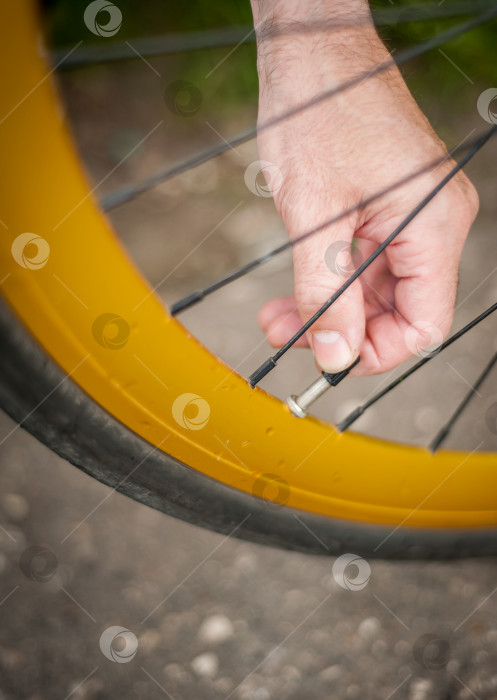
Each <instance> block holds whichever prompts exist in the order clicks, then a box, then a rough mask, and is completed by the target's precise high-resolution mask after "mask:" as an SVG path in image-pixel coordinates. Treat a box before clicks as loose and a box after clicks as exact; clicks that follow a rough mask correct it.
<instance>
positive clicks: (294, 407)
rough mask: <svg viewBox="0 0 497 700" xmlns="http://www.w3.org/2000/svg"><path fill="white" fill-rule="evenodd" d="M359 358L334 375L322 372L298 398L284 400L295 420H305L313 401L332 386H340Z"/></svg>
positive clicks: (291, 397) (293, 396)
mask: <svg viewBox="0 0 497 700" xmlns="http://www.w3.org/2000/svg"><path fill="white" fill-rule="evenodd" d="M359 360H360V358H359V357H358V358H357V359H356V361H355V362H354V363H353V364H351V365H350V367H348V368H347V369H344V370H342V371H341V372H337V373H336V374H329V373H328V372H322V373H321V376H320V377H318V379H316V381H315V382H313V383H312V384H311V385H310V386H308V387H307V389H305V390H304V391H303V392H302V393H301V394H299V396H295V395H292V396H289V397H288V398H287V400H286V403H287V406H288V408H289V409H290V411H291V412H292V413H293V415H294V416H296V417H297V418H305V417H306V416H307V409H308V408H309V406H310V405H311V404H313V403H314V401H317V400H318V399H319V397H320V396H322V395H323V394H324V393H325V392H326V391H328V389H329V388H330V387H332V386H337V384H340V382H341V381H342V379H345V377H346V376H347V375H348V373H349V372H350V370H351V369H352V368H353V367H355V366H356V364H357V363H358V362H359Z"/></svg>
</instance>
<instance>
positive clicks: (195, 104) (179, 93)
mask: <svg viewBox="0 0 497 700" xmlns="http://www.w3.org/2000/svg"><path fill="white" fill-rule="evenodd" d="M202 99H203V98H202V93H201V92H200V90H199V89H198V87H197V86H196V85H194V84H193V83H189V82H188V81H187V80H175V81H174V83H170V84H169V85H168V86H167V87H166V89H165V90H164V102H165V103H166V106H167V108H168V109H169V110H170V111H171V112H172V113H173V114H177V115H178V116H180V117H193V116H194V115H195V114H197V112H198V111H199V109H200V107H201V106H202Z"/></svg>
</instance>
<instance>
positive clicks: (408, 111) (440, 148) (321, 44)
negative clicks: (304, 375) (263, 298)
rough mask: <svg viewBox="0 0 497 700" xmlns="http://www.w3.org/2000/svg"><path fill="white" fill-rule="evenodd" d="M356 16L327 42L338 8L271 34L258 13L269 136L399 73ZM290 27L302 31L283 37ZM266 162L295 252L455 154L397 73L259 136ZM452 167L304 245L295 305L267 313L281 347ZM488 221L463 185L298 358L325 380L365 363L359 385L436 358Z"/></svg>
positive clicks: (402, 241)
mask: <svg viewBox="0 0 497 700" xmlns="http://www.w3.org/2000/svg"><path fill="white" fill-rule="evenodd" d="M254 2H257V0H254ZM354 3H355V5H357V7H356V8H355V9H356V10H357V9H359V8H360V7H362V10H363V12H362V18H363V22H362V24H360V25H359V26H355V27H354V26H352V25H351V26H348V27H344V28H342V29H339V30H338V31H329V27H328V30H324V31H320V30H319V29H317V28H316V27H317V25H318V24H319V21H320V13H319V12H316V14H315V16H313V15H312V11H313V8H314V10H315V9H316V8H319V10H320V11H322V10H323V6H324V5H326V6H327V10H329V9H330V7H331V6H334V5H336V2H333V1H332V0H329V1H328V0H325V1H324V2H319V1H317V0H314V2H309V4H308V5H307V4H304V13H305V20H304V21H301V20H302V17H303V16H304V15H302V13H301V12H300V10H299V9H298V6H299V5H300V2H299V0H293V2H292V3H288V5H285V6H281V7H285V8H286V9H285V10H284V12H285V13H286V14H284V15H283V16H281V17H279V18H278V17H275V14H274V12H275V8H274V7H272V8H271V12H272V14H271V16H270V21H268V19H269V17H268V16H267V15H266V16H265V15H264V12H263V8H261V7H260V6H258V7H257V11H254V19H255V22H256V29H257V31H258V70H259V82H260V94H259V123H262V124H264V123H265V122H268V121H270V120H271V119H274V118H275V117H276V116H278V115H280V114H282V113H284V112H286V111H287V110H290V109H293V108H295V107H297V106H298V105H302V104H305V103H306V102H308V101H309V100H310V99H312V98H313V97H315V96H316V95H318V94H319V93H321V92H324V91H326V90H329V89H330V88H332V87H333V86H335V85H339V84H341V83H343V82H345V81H347V80H350V79H351V78H353V77H355V76H357V75H361V74H366V73H368V72H369V71H371V70H373V69H374V67H375V66H377V65H378V64H380V63H383V62H384V61H387V60H389V59H390V55H389V53H388V52H387V50H386V48H385V47H384V46H383V44H382V43H381V41H380V39H379V37H378V36H377V34H376V31H375V30H374V27H373V26H372V25H371V24H368V23H367V17H368V12H369V10H368V9H367V4H366V3H364V0H353V1H352V2H351V3H350V9H351V10H352V9H353V8H352V5H354ZM289 5H292V8H291V12H292V13H293V14H291V15H289V14H288V12H290V9H289ZM365 8H366V10H365ZM299 13H300V14H299ZM359 14H360V13H358V14H356V15H352V16H355V17H356V18H357V17H359ZM364 20H365V21H366V23H365V22H364ZM309 24H311V25H312V28H311V29H309V28H308V26H309ZM304 25H307V26H304ZM299 26H301V28H302V29H303V30H304V31H299ZM282 27H283V28H285V27H291V31H290V32H288V33H287V32H285V31H282V32H281V31H280V29H281V28H282ZM275 30H276V31H275ZM258 149H259V157H260V159H261V161H269V162H270V163H272V164H274V165H275V166H277V168H279V170H280V174H281V177H278V178H277V181H278V185H279V186H278V187H277V189H275V191H274V192H273V196H274V201H275V205H276V208H277V210H278V212H279V214H280V216H281V217H282V219H283V222H284V224H285V226H286V229H287V231H288V234H289V236H290V238H291V239H294V238H297V237H298V236H300V235H302V234H303V233H305V232H306V231H309V230H311V229H314V228H315V227H316V226H318V225H320V224H321V223H323V222H326V221H328V220H330V219H332V218H333V217H334V216H337V215H339V214H340V213H341V212H343V211H346V210H349V209H352V208H353V207H354V206H355V205H357V204H358V203H360V202H364V201H366V200H368V199H369V198H370V197H371V196H372V195H375V194H376V193H378V192H380V191H382V190H384V189H386V188H388V187H389V186H392V185H394V184H395V183H397V182H398V181H399V180H402V179H405V178H406V177H407V176H409V175H410V174H412V173H414V172H416V171H418V170H421V169H422V168H423V167H426V166H427V165H428V164H430V163H432V162H436V161H438V160H440V159H442V158H443V157H444V155H445V154H446V150H445V147H444V145H443V143H442V142H441V141H440V140H439V139H438V137H437V136H436V134H435V133H434V131H433V130H432V128H431V126H430V124H429V123H428V121H427V119H426V117H425V116H424V115H423V113H422V112H421V110H420V109H419V107H418V106H417V104H416V102H415V101H414V99H413V97H412V96H411V94H410V92H409V90H408V88H407V86H406V85H405V83H404V81H403V79H402V76H401V75H400V72H399V71H398V69H397V68H396V67H393V68H391V69H389V70H388V71H387V72H384V73H383V74H381V75H377V76H373V77H370V78H368V79H366V80H364V81H363V82H361V83H360V84H359V85H358V86H357V87H354V88H353V89H349V90H347V91H346V92H343V93H341V94H340V95H338V96H336V97H333V98H331V99H328V100H324V101H322V102H320V103H319V104H316V105H314V106H313V107H312V108H309V109H306V110H304V111H303V112H301V113H300V114H298V115H296V116H293V117H292V118H289V119H286V120H285V121H283V122H281V123H279V124H277V125H275V126H272V127H270V128H268V129H264V130H262V131H261V132H260V133H259V136H258ZM453 165H454V163H453V162H451V161H450V160H447V161H446V162H445V163H444V164H443V165H441V166H440V167H438V168H436V169H433V170H431V171H430V172H427V173H426V174H424V175H423V176H420V177H419V178H416V179H415V180H413V181H411V182H409V183H408V184H405V185H402V186H401V187H399V188H398V189H395V190H394V191H393V192H391V193H390V194H388V195H385V196H382V197H381V198H379V199H377V200H376V201H374V202H372V203H370V204H367V205H366V206H364V207H362V208H361V209H360V210H359V211H357V212H355V213H353V214H351V215H349V216H347V217H346V218H343V219H342V220H340V221H339V222H337V223H335V224H334V225H332V226H329V227H327V228H324V229H323V230H322V231H320V232H318V233H316V234H314V235H313V236H312V237H310V238H309V239H307V240H305V241H303V242H301V243H298V244H297V245H296V246H295V247H294V249H293V254H294V291H295V294H294V296H289V297H284V298H279V299H273V300H272V301H270V302H268V303H267V304H266V305H265V306H264V307H263V308H262V309H261V311H260V313H259V323H260V325H261V327H262V328H263V330H264V331H265V332H266V335H267V338H268V340H269V342H270V343H271V345H273V346H274V347H281V346H282V345H283V344H284V343H285V342H287V341H288V340H289V339H290V338H291V337H292V336H293V335H294V334H295V333H296V331H297V330H298V329H299V328H300V327H301V325H302V323H303V322H305V321H307V320H308V319H309V318H310V317H311V316H312V315H313V314H314V313H315V312H316V311H317V310H318V309H319V308H320V307H321V306H322V305H323V303H325V302H326V301H327V300H328V299H329V298H330V297H331V296H332V294H333V293H334V292H335V291H336V290H337V289H339V288H340V287H341V285H342V284H343V282H344V281H345V279H346V278H347V277H349V276H350V274H351V273H352V272H353V269H354V266H353V265H351V261H350V259H349V260H348V264H347V261H345V263H346V264H345V269H344V259H343V256H344V252H343V249H344V248H347V247H348V246H350V244H351V243H352V240H353V239H354V250H355V253H354V255H353V256H352V260H353V261H354V262H355V263H356V266H357V264H359V263H360V262H361V261H363V260H365V259H366V257H368V256H369V255H370V254H371V253H372V252H373V251H374V250H375V249H376V248H377V247H378V245H379V244H381V243H382V242H383V241H384V240H385V239H386V238H387V237H388V235H389V234H390V233H392V231H393V230H394V229H395V228H396V227H397V226H398V225H399V224H400V223H401V222H402V221H403V219H404V218H405V217H406V216H407V215H408V214H409V212H410V211H411V210H412V209H413V208H414V207H415V206H416V205H417V204H419V202H420V201H421V200H422V199H423V198H424V197H425V196H426V195H427V194H428V193H429V192H430V190H431V189H433V187H435V186H436V185H437V184H438V183H439V182H440V180H442V178H443V177H444V176H445V175H446V174H447V172H448V171H449V170H450V169H451V168H452V167H453ZM268 186H269V188H271V182H269V183H268ZM477 211H478V195H477V193H476V191H475V189H474V187H473V186H472V185H471V183H470V182H469V180H468V179H467V177H466V176H465V175H464V174H463V173H459V174H458V175H457V176H456V177H455V178H454V179H453V180H452V181H451V182H450V183H449V184H448V185H446V187H445V188H444V189H443V190H442V191H441V192H440V193H439V194H438V195H437V196H436V197H435V199H434V200H433V201H432V202H431V203H430V204H429V205H428V206H427V207H426V208H425V209H424V210H423V211H422V212H421V213H420V214H419V215H418V216H417V217H416V218H415V219H414V221H413V222H412V223H411V224H409V226H408V227H407V228H406V229H405V230H404V231H403V232H402V233H401V234H400V235H399V236H398V238H397V239H396V240H395V241H394V242H393V243H392V244H390V246H389V247H388V248H387V249H386V250H385V251H384V252H383V253H382V254H381V255H380V256H379V257H378V258H377V259H376V260H375V262H373V263H372V264H371V265H370V266H369V268H368V269H367V270H366V271H365V272H364V273H363V274H362V275H361V277H360V278H359V279H358V280H357V281H355V282H354V283H353V284H352V285H351V287H350V288H349V289H348V290H347V291H346V292H345V293H344V294H343V295H342V296H341V297H340V299H339V300H338V301H337V302H336V303H335V304H333V305H332V306H331V307H330V308H329V309H328V310H327V311H326V312H325V313H324V314H323V315H322V316H321V317H320V319H319V320H318V321H317V322H316V323H315V324H314V325H313V326H312V327H311V329H310V330H309V331H308V333H307V334H306V335H305V336H303V337H302V338H301V339H300V340H299V341H298V342H297V343H296V347H304V346H311V347H312V349H313V351H314V355H315V359H316V362H317V364H318V365H319V367H320V368H321V369H323V370H325V371H327V372H338V371H340V370H342V369H344V368H346V367H348V366H349V365H350V364H351V363H352V362H353V360H354V359H355V358H356V357H357V356H358V355H359V354H360V357H361V362H360V364H359V365H357V367H356V368H355V369H354V370H353V374H354V375H356V376H360V375H368V374H376V373H379V372H385V371H387V370H389V369H392V368H393V367H395V366H397V365H398V364H400V363H401V362H403V361H404V360H406V359H407V358H408V357H409V356H411V355H412V354H414V353H415V352H416V351H418V350H421V349H422V348H424V347H426V346H431V345H433V344H439V343H440V342H441V341H442V339H443V338H444V337H445V336H446V335H447V333H448V331H449V329H450V326H451V323H452V317H453V309H454V303H455V297H456V289H457V279H458V266H459V260H460V257H461V253H462V248H463V245H464V242H465V239H466V237H467V234H468V232H469V229H470V226H471V224H472V222H473V220H474V218H475V217H476V214H477ZM340 251H342V253H341V254H340ZM340 255H341V256H342V257H341V258H340ZM345 255H346V253H345Z"/></svg>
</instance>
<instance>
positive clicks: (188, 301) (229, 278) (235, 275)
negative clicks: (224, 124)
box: [169, 136, 481, 316]
mask: <svg viewBox="0 0 497 700" xmlns="http://www.w3.org/2000/svg"><path fill="white" fill-rule="evenodd" d="M480 139H481V136H479V137H478V138H475V139H473V140H471V141H469V142H468V143H465V144H462V145H460V146H457V147H456V148H454V149H453V150H452V151H450V153H448V154H446V155H444V156H443V157H442V158H439V159H437V160H436V161H432V162H431V163H429V164H428V165H426V166H424V167H423V168H421V169H420V170H416V172H414V173H411V174H409V175H407V176H406V177H405V178H402V179H401V180H397V181H396V182H395V183H393V184H392V185H390V186H389V187H386V188H385V189H383V190H380V191H379V192H376V193H375V194H373V195H371V197H368V198H366V199H364V200H361V201H360V202H359V203H358V204H356V205H354V206H353V207H350V208H349V209H345V211H342V212H340V214H337V215H335V216H333V217H332V218H330V219H328V220H327V221H325V222H324V223H322V224H319V225H318V226H316V227H315V228H313V229H311V230H310V231H306V232H305V233H303V234H301V235H300V236H297V237H296V238H293V239H292V240H291V241H290V240H289V241H288V242H287V243H282V244H281V245H280V246H277V247H276V248H273V249H272V250H270V251H268V252H267V253H265V254H264V255H261V256H260V257H258V258H255V259H254V260H251V261H250V262H248V263H246V264H245V265H242V266H241V267H239V268H238V269H237V270H234V271H233V272H230V273H229V274H228V275H226V276H225V277H222V278H221V279H219V280H217V281H216V282H213V283H212V284H210V285H208V286H207V287H204V289H199V290H196V291H194V292H192V293H190V294H188V295H187V296H186V297H183V298H182V299H179V300H178V301H177V302H175V303H174V304H172V305H171V306H170V308H169V312H170V313H171V315H172V316H176V315H177V314H179V313H181V312H182V311H185V310H186V309H188V308H190V307H191V306H194V305H195V304H198V303H199V302H200V301H202V300H203V299H205V297H207V296H209V295H210V294H212V293H213V292H216V291H217V290H218V289H222V287H225V286H226V285H228V284H230V283H231V282H234V281H235V280H237V279H240V277H243V276H244V275H247V274H248V273H249V272H252V270H255V269H256V268H257V267H259V265H263V264H264V263H266V262H268V261H269V260H272V258H274V257H276V256H277V255H280V254H281V253H284V252H285V251H286V250H289V249H290V248H293V247H294V246H296V245H298V244H299V243H301V242H302V241H305V240H307V239H308V238H310V237H311V236H314V235H315V234H316V233H319V231H323V230H324V229H325V228H328V226H332V225H333V224H336V223H337V222H339V221H342V220H343V219H345V218H347V217H348V216H350V215H351V214H354V213H355V212H357V211H360V210H361V209H363V208H364V207H366V206H369V205H370V204H372V203H373V202H375V201H377V200H378V199H381V198H382V197H385V196H386V195H388V194H390V193H391V192H394V191H395V190H396V189H398V188H400V187H403V186H404V185H406V184H408V183H409V182H412V181H413V180H415V179H416V178H418V177H420V176H421V175H424V174H426V173H427V172H429V171H431V170H434V169H435V168H437V167H439V166H441V165H442V164H443V163H446V162H447V161H449V160H450V159H451V158H452V157H453V156H454V155H456V154H458V153H459V152H461V151H466V150H468V149H469V148H472V147H473V146H474V145H476V144H477V143H478V142H479V140H480Z"/></svg>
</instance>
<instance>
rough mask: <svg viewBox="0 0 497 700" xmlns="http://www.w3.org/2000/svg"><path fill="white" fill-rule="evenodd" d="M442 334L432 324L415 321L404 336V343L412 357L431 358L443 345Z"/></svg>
mask: <svg viewBox="0 0 497 700" xmlns="http://www.w3.org/2000/svg"><path fill="white" fill-rule="evenodd" d="M443 339H444V336H443V333H442V331H441V330H440V328H437V326H435V325H434V324H433V323H429V322H427V321H416V322H415V323H412V324H411V325H410V326H409V328H408V329H407V330H406V332H405V334H404V341H405V344H406V346H407V348H408V350H409V352H410V353H411V354H412V355H417V356H418V357H422V358H424V357H432V356H433V355H436V354H437V353H438V352H440V349H441V348H440V346H441V345H442V343H443Z"/></svg>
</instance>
